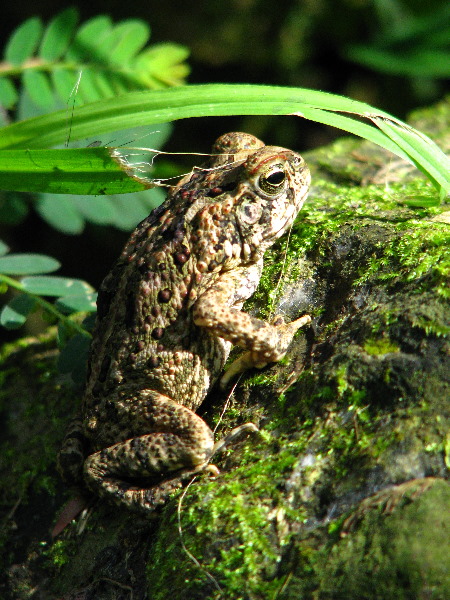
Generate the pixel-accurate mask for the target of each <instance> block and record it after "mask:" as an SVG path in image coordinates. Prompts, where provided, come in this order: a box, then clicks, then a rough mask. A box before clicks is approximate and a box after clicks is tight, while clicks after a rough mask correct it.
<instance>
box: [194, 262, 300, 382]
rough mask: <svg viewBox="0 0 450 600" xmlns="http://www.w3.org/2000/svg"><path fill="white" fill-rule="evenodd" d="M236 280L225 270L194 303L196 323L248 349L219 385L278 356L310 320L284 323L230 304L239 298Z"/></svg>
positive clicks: (237, 302)
mask: <svg viewBox="0 0 450 600" xmlns="http://www.w3.org/2000/svg"><path fill="white" fill-rule="evenodd" d="M235 281H236V276H235V275H234V274H231V273H227V274H224V275H223V276H222V277H221V278H220V279H219V280H218V281H217V282H216V283H215V285H214V286H212V287H211V288H210V289H209V290H208V291H207V292H205V293H204V294H203V295H202V296H201V297H200V298H199V299H198V300H197V302H196V304H195V306H194V307H193V315H194V322H195V324H196V325H199V326H201V327H205V328H207V329H208V330H209V331H210V332H211V333H213V334H214V335H217V336H219V337H222V338H224V339H226V340H228V341H230V342H232V343H233V344H235V345H237V346H240V347H241V348H245V349H246V350H247V352H245V353H244V354H243V355H242V356H241V357H239V358H238V359H237V360H235V361H234V362H233V363H232V364H231V365H230V366H229V368H228V370H227V372H226V373H225V375H224V376H223V377H222V379H221V385H222V386H225V385H226V384H227V383H228V381H229V380H230V379H231V378H232V377H234V376H235V375H237V374H238V373H240V372H242V371H244V370H246V369H249V368H251V367H257V368H259V369H261V368H263V367H265V366H266V365H267V364H268V363H271V362H277V361H279V360H281V359H282V358H283V357H284V355H285V354H286V351H287V349H288V347H289V345H290V343H291V342H292V338H293V337H294V335H295V333H296V332H297V330H298V329H300V327H303V326H304V325H307V324H308V323H310V322H311V317H310V316H309V315H305V316H303V317H300V318H299V319H296V320H295V321H292V322H291V323H285V322H284V319H283V317H281V316H278V317H275V319H273V321H272V322H271V323H267V322H266V321H262V320H261V319H257V318H255V317H252V316H250V315H249V314H247V313H244V312H242V311H241V310H239V309H237V308H233V304H238V305H241V301H242V299H241V298H239V297H237V292H236V289H235V284H234V282H235ZM240 281H242V279H241V280H240Z"/></svg>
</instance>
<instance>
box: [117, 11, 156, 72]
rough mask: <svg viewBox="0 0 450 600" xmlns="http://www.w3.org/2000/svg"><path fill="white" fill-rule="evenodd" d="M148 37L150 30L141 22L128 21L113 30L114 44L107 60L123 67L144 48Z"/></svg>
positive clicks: (135, 20)
mask: <svg viewBox="0 0 450 600" xmlns="http://www.w3.org/2000/svg"><path fill="white" fill-rule="evenodd" d="M149 37H150V28H149V26H148V25H147V24H146V23H144V22H143V21H140V20H137V19H129V20H127V21H122V22H121V23H119V24H118V25H116V27H115V28H114V38H115V44H114V47H113V49H112V52H111V54H110V55H109V60H110V61H111V62H115V63H117V64H118V65H124V64H126V63H127V62H128V61H129V60H131V59H132V58H133V56H135V55H136V54H137V53H138V52H139V50H141V48H143V47H144V46H145V44H146V43H147V40H148V39H149Z"/></svg>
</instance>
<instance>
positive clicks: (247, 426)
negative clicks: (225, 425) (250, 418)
mask: <svg viewBox="0 0 450 600" xmlns="http://www.w3.org/2000/svg"><path fill="white" fill-rule="evenodd" d="M257 431H258V432H259V429H258V428H257V427H256V425H255V424H254V423H244V424H243V425H239V426H238V427H235V428H234V429H232V430H231V431H230V433H229V434H228V435H226V436H225V437H224V438H222V439H221V440H218V441H217V442H216V443H215V444H214V448H213V453H212V456H214V455H215V454H218V453H219V452H223V451H224V450H226V449H227V448H228V446H229V445H230V444H231V443H233V442H234V441H235V440H236V439H237V438H238V437H240V436H241V434H242V433H254V432H257ZM210 466H214V465H210Z"/></svg>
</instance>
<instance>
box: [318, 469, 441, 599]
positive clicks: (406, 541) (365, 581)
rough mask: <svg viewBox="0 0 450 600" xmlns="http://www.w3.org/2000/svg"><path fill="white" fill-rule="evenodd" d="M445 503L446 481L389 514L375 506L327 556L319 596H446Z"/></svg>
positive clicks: (321, 575)
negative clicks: (356, 528) (354, 530)
mask: <svg viewBox="0 0 450 600" xmlns="http://www.w3.org/2000/svg"><path fill="white" fill-rule="evenodd" d="M409 496H410V495H409ZM409 501H410V502H411V500H409ZM406 502H408V499H407V500H406ZM449 509H450V487H449V486H448V484H447V483H445V482H444V481H442V482H439V481H438V482H436V485H434V486H433V487H432V488H431V489H430V490H429V491H428V492H426V493H424V494H423V495H422V496H421V497H419V498H418V499H416V500H415V501H414V502H411V503H410V504H409V505H407V506H404V507H403V510H401V511H399V510H398V511H396V512H394V513H393V514H390V515H389V514H387V515H386V514H385V512H384V510H383V506H380V507H376V506H374V509H373V510H372V511H371V512H369V513H368V514H367V516H365V517H364V519H363V522H362V524H361V526H360V527H359V529H358V531H357V532H356V533H354V534H351V535H348V536H347V537H346V538H344V539H343V540H341V541H339V543H337V544H336V545H335V546H333V548H332V551H331V552H330V553H329V554H328V555H327V556H326V561H324V562H323V563H322V567H323V571H322V573H321V574H320V578H319V580H320V593H319V594H318V595H317V598H330V597H332V598H335V597H336V598H337V597H341V598H364V599H366V600H371V599H374V600H375V599H376V598H383V600H391V599H392V600H394V599H395V600H398V599H400V600H409V599H410V598H424V597H427V598H430V599H436V600H438V599H439V600H440V599H441V598H446V597H449V596H450V581H449V579H448V556H449V555H450V544H449V537H448V529H449V527H450V510H449ZM336 594H338V595H336Z"/></svg>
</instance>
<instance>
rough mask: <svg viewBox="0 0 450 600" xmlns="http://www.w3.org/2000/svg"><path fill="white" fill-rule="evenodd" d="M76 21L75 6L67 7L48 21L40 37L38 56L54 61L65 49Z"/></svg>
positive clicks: (76, 12)
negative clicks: (42, 35)
mask: <svg viewBox="0 0 450 600" xmlns="http://www.w3.org/2000/svg"><path fill="white" fill-rule="evenodd" d="M77 22H78V11H77V10H76V8H73V7H71V8H67V9H66V10H64V11H62V12H61V13H59V14H58V15H56V17H55V18H54V19H52V21H51V22H50V23H49V25H48V27H47V29H46V31H45V33H44V37H43V38H42V43H41V47H40V49H39V56H40V57H41V58H44V59H45V60H48V61H55V60H57V59H58V58H60V57H61V56H62V55H63V54H64V52H65V51H66V49H67V47H68V45H69V42H70V40H71V38H72V36H73V33H74V31H75V27H76V25H77Z"/></svg>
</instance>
